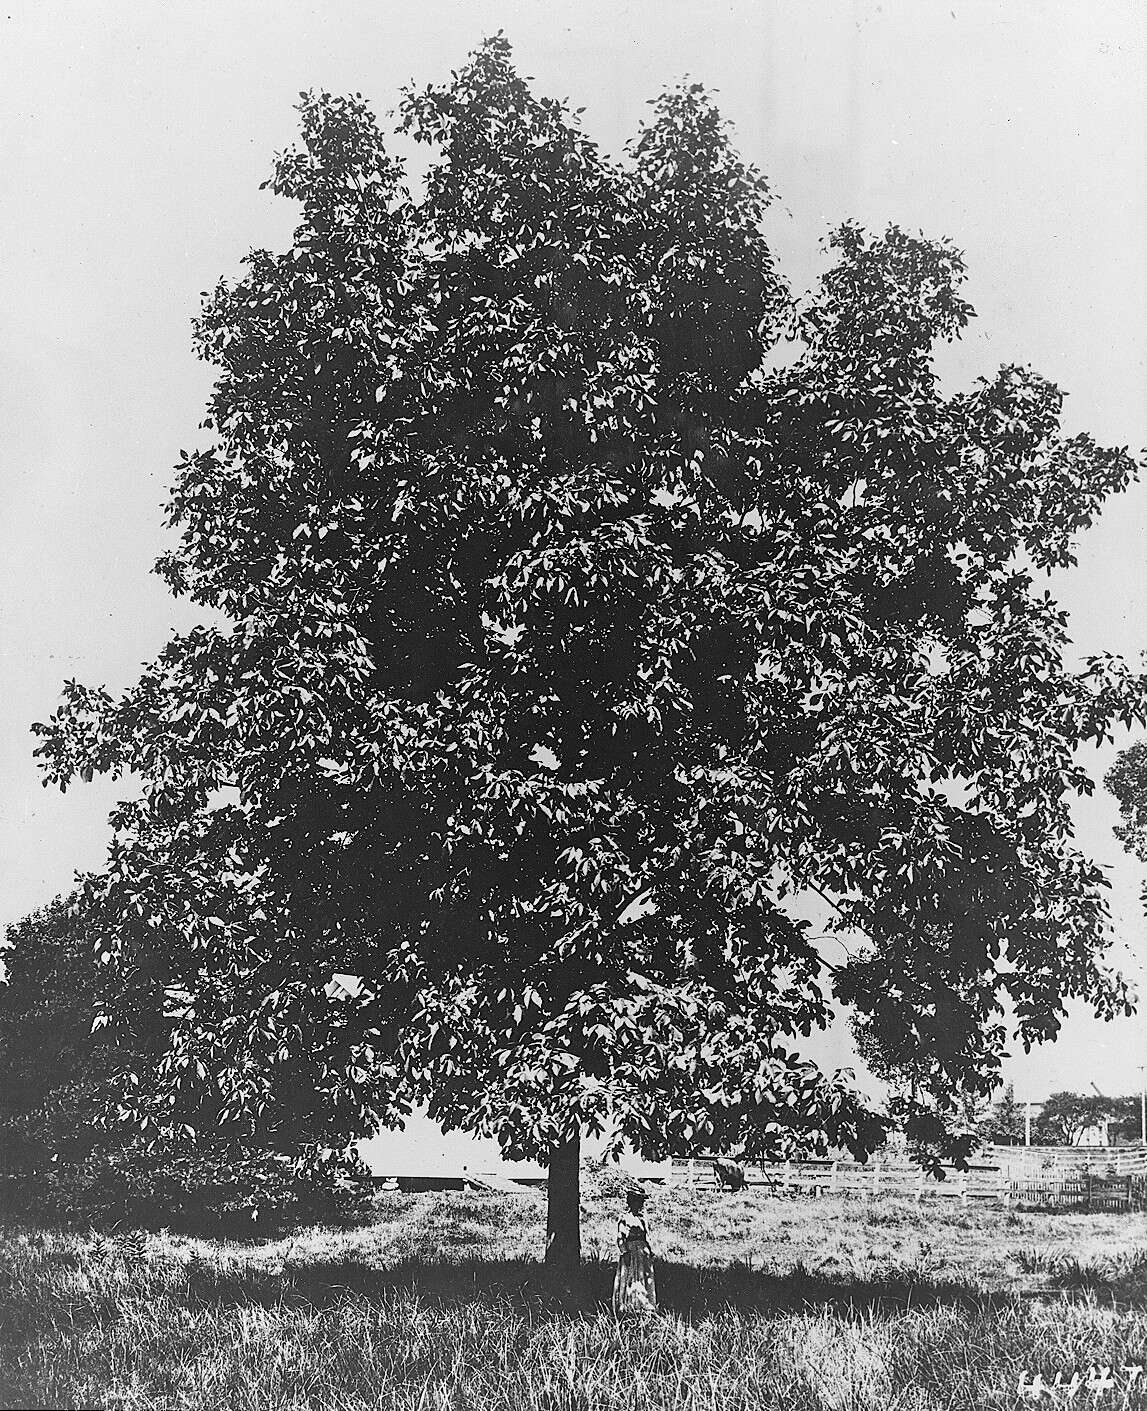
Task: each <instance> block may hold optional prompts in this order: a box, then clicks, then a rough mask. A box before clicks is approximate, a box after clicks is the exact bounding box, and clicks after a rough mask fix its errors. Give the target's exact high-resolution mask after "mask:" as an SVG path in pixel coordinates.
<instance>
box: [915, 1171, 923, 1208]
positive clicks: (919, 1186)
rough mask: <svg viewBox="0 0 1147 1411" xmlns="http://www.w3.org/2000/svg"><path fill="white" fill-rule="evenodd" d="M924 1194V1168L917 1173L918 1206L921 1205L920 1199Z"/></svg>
mask: <svg viewBox="0 0 1147 1411" xmlns="http://www.w3.org/2000/svg"><path fill="white" fill-rule="evenodd" d="M923 1194H924V1168H923V1166H921V1167H920V1169H919V1171H917V1172H916V1204H917V1205H919V1204H920V1197H921V1196H922V1195H923Z"/></svg>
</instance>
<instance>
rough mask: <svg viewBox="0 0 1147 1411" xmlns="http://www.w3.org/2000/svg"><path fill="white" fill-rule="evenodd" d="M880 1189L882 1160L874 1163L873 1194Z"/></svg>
mask: <svg viewBox="0 0 1147 1411" xmlns="http://www.w3.org/2000/svg"><path fill="white" fill-rule="evenodd" d="M879 1190H880V1162H879V1161H874V1162H873V1163H872V1194H873V1195H876V1194H877V1192H878V1191H879Z"/></svg>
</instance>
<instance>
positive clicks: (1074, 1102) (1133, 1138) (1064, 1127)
mask: <svg viewBox="0 0 1147 1411" xmlns="http://www.w3.org/2000/svg"><path fill="white" fill-rule="evenodd" d="M1139 1104H1140V1097H1139V1094H1138V1093H1133V1094H1131V1095H1130V1096H1128V1097H1102V1096H1100V1095H1098V1094H1095V1093H1091V1094H1089V1093H1073V1092H1057V1093H1052V1094H1051V1096H1050V1097H1049V1098H1048V1099H1047V1101H1046V1102H1044V1103H1043V1104H1042V1105H1041V1106H1040V1107H1039V1109H1038V1110H1037V1111H1033V1114H1032V1132H1031V1139H1032V1142H1033V1143H1034V1144H1035V1145H1037V1146H1076V1145H1078V1143H1079V1139H1080V1137H1081V1136H1082V1135H1083V1133H1084V1132H1086V1131H1087V1130H1088V1129H1089V1128H1091V1127H1099V1126H1102V1124H1103V1123H1104V1122H1106V1123H1107V1124H1108V1128H1107V1132H1108V1140H1109V1141H1110V1143H1111V1144H1112V1145H1114V1144H1115V1143H1118V1142H1137V1141H1139V1139H1140V1135H1141V1130H1142V1129H1141V1117H1140V1105H1139ZM980 1136H981V1138H982V1139H983V1140H984V1141H986V1142H997V1143H1002V1144H1008V1143H1011V1144H1013V1145H1019V1144H1021V1143H1022V1142H1023V1140H1024V1104H1023V1103H1022V1102H1017V1101H1016V1095H1015V1088H1014V1087H1013V1085H1012V1084H1011V1083H1009V1084H1008V1086H1007V1087H1006V1088H1005V1089H1004V1094H1003V1097H1001V1098H1000V1099H999V1101H998V1102H996V1103H995V1104H994V1105H993V1107H992V1109H991V1112H990V1114H989V1115H988V1116H987V1117H985V1119H984V1120H983V1121H982V1123H981V1124H980Z"/></svg>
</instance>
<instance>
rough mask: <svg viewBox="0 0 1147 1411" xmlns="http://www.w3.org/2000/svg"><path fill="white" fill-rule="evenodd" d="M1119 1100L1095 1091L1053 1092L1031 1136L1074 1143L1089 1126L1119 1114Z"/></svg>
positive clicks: (1040, 1139)
mask: <svg viewBox="0 0 1147 1411" xmlns="http://www.w3.org/2000/svg"><path fill="white" fill-rule="evenodd" d="M1120 1103H1121V1100H1120V1099H1118V1098H1109V1097H1100V1096H1099V1095H1098V1094H1089V1093H1071V1092H1058V1093H1052V1094H1051V1096H1050V1097H1049V1098H1048V1099H1047V1101H1046V1102H1045V1103H1044V1104H1043V1107H1042V1108H1041V1110H1040V1114H1039V1117H1038V1119H1037V1120H1036V1124H1035V1131H1034V1133H1033V1136H1034V1139H1035V1140H1036V1141H1037V1142H1044V1143H1048V1144H1050V1145H1052V1146H1075V1145H1077V1143H1078V1141H1079V1138H1080V1137H1081V1136H1082V1135H1083V1133H1084V1132H1086V1131H1087V1130H1088V1129H1089V1128H1091V1127H1100V1126H1102V1125H1103V1123H1105V1122H1108V1121H1110V1119H1111V1118H1113V1117H1116V1116H1118V1115H1119V1109H1120Z"/></svg>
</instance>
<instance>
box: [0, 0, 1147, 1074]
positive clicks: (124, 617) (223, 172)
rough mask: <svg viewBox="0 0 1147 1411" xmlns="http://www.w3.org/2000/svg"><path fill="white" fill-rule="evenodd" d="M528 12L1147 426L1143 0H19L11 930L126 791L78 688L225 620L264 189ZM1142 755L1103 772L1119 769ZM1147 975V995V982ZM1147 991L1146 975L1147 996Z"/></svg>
mask: <svg viewBox="0 0 1147 1411" xmlns="http://www.w3.org/2000/svg"><path fill="white" fill-rule="evenodd" d="M498 29H504V30H505V31H506V33H507V35H508V36H509V38H510V40H511V41H512V43H513V45H514V47H515V51H516V56H517V60H518V63H519V66H520V68H521V70H522V71H523V72H525V73H527V74H531V75H534V76H535V78H536V87H537V88H538V89H539V90H540V91H542V92H546V93H552V94H555V95H557V96H566V95H568V96H570V97H571V98H572V99H573V101H574V104H575V106H584V107H585V114H584V118H583V121H584V123H585V126H586V128H587V129H588V131H589V132H590V133H591V135H593V136H594V137H596V138H597V139H598V140H599V141H600V142H601V144H602V145H603V146H604V147H605V148H607V149H608V150H611V151H614V152H619V151H620V150H621V147H622V145H623V143H624V141H625V139H626V138H627V136H628V135H629V134H630V133H632V132H633V130H634V128H635V127H636V125H637V123H638V122H639V120H640V118H641V116H642V114H643V112H644V111H645V108H644V104H645V100H646V99H648V98H650V97H652V96H654V95H655V94H656V93H657V92H658V91H659V90H660V89H661V88H662V87H664V86H666V85H668V84H670V83H672V82H673V81H675V80H676V79H678V78H679V77H681V76H682V75H683V74H685V73H689V74H690V75H691V76H693V77H694V78H696V79H699V80H701V81H703V82H704V83H705V84H706V85H708V86H710V87H711V88H715V89H717V90H718V91H719V101H720V104H721V106H722V108H723V110H724V111H725V113H726V114H727V115H728V116H729V117H730V118H731V119H732V120H733V121H734V124H735V127H736V132H737V136H738V140H739V143H740V146H741V148H742V150H743V151H744V152H745V153H746V154H747V155H748V156H750V157H751V158H752V159H753V160H754V161H756V162H757V163H758V164H759V165H761V166H762V167H763V168H764V170H765V171H766V172H767V173H768V174H769V176H770V177H771V179H772V181H773V184H774V186H775V188H776V190H777V192H778V195H779V198H780V199H779V201H778V204H777V207H776V208H775V210H774V213H773V216H772V219H771V224H770V231H771V234H772V237H773V240H774V243H775V248H776V250H777V252H778V254H779V256H780V260H781V263H782V265H783V266H784V268H785V269H786V270H787V272H788V274H789V275H790V278H791V279H792V280H793V282H794V283H795V284H796V285H797V286H802V285H804V284H806V283H807V282H808V281H809V280H811V279H812V278H813V277H814V275H815V272H816V270H817V269H818V268H820V267H821V256H820V252H819V241H820V239H821V237H822V236H823V235H824V233H825V232H826V231H827V230H828V229H829V228H830V227H831V226H833V225H835V224H837V223H838V222H840V221H841V220H842V219H844V218H846V217H855V218H858V219H859V220H861V221H862V222H864V223H867V224H869V225H873V226H882V225H884V224H885V223H886V222H888V221H896V222H899V223H900V224H902V225H905V226H907V227H910V228H913V229H916V228H920V229H923V230H924V232H925V233H927V234H929V235H936V236H939V235H949V236H952V237H953V238H954V239H955V240H956V242H957V243H958V244H959V245H960V246H961V247H962V248H963V249H964V251H965V252H966V255H967V259H968V264H969V267H970V282H969V295H970V297H971V299H972V302H973V303H974V304H975V306H976V308H977V310H978V313H979V318H978V319H977V320H976V321H975V323H974V324H973V326H972V330H971V332H970V335H969V336H968V337H967V338H966V339H965V341H964V343H963V344H962V345H961V346H960V347H959V349H958V350H956V351H955V352H954V353H950V352H947V351H946V352H945V354H944V357H943V359H942V366H943V368H944V370H945V374H946V377H947V378H948V379H949V381H950V383H951V385H952V386H958V385H961V384H966V383H967V382H968V381H969V380H970V379H971V378H972V377H974V376H975V375H977V374H978V373H981V372H982V373H985V374H987V373H991V372H992V371H993V370H994V369H995V368H996V367H997V366H998V365H999V364H1000V363H1003V362H1020V363H1030V364H1032V365H1034V366H1035V367H1036V368H1038V369H1039V370H1040V371H1041V372H1043V373H1044V374H1045V375H1047V376H1049V377H1051V378H1052V379H1054V380H1055V381H1057V382H1058V383H1060V384H1061V385H1062V386H1063V387H1064V388H1065V389H1066V390H1067V391H1068V392H1069V394H1070V396H1069V399H1068V402H1067V411H1066V422H1067V425H1068V428H1069V429H1071V430H1076V429H1084V428H1086V429H1088V430H1090V431H1092V432H1093V433H1094V434H1095V435H1096V436H1097V437H1098V438H1099V439H1100V440H1101V441H1104V442H1107V443H1111V444H1118V445H1129V446H1130V447H1131V448H1132V449H1133V450H1136V451H1137V450H1138V449H1139V448H1141V447H1142V446H1143V445H1144V443H1147V381H1145V377H1144V373H1145V364H1147V6H1144V5H1143V4H1142V3H1141V0H1086V3H1085V0H991V3H987V2H986V0H980V3H974V4H969V3H966V0H944V2H943V3H931V0H884V3H880V4H878V3H875V0H853V3H846V2H845V0H837V2H836V3H828V2H827V0H825V2H824V3H820V0H786V2H783V3H780V2H778V0H737V3H733V4H716V3H714V4H705V3H691V4H684V3H676V2H675V0H643V3H636V0H630V3H625V0H609V2H608V3H603V0H592V3H591V0H571V2H570V3H558V2H557V0H549V3H543V0H533V3H527V0H518V3H508V0H502V2H501V3H496V2H495V0H458V3H447V0H417V3H409V4H407V3H394V2H393V0H375V3H349V0H324V3H322V4H312V3H298V0H292V3H277V4H271V3H252V0H227V3H216V2H215V0H164V3H163V4H156V3H145V0H137V3H133V4H127V3H117V4H111V3H102V0H72V3H69V4H59V3H49V2H48V0H31V3H26V2H25V0H8V3H6V4H4V5H3V6H0V208H2V216H3V236H2V245H0V533H2V546H0V652H2V654H3V655H2V660H3V665H4V675H3V691H2V692H0V921H10V920H14V919H16V918H18V917H19V916H21V915H23V914H24V913H25V912H27V911H28V910H29V909H31V908H33V907H35V906H37V905H39V904H40V903H42V902H45V901H47V900H48V899H49V898H50V897H51V896H52V895H53V894H55V893H56V892H59V891H61V890H65V889H66V888H67V887H68V886H69V883H70V880H71V877H72V874H73V872H74V871H75V870H76V869H86V868H92V867H97V866H99V864H100V861H101V858H102V856H103V851H104V847H105V844H106V840H107V833H106V828H105V817H106V813H107V809H108V807H109V806H110V805H111V804H112V803H113V802H114V800H115V799H116V798H117V797H119V796H120V794H121V793H122V792H123V786H122V785H118V786H117V785H109V784H107V783H106V782H104V783H101V782H98V781H97V783H95V784H93V785H91V786H87V787H83V786H81V787H78V788H76V789H75V790H72V791H70V792H69V793H68V794H67V795H65V796H61V795H60V794H59V793H58V792H57V791H54V790H53V791H51V792H48V791H45V790H43V789H42V788H41V787H40V784H39V781H38V776H37V772H36V769H35V767H34V763H33V760H32V758H31V750H32V748H33V743H34V742H33V740H32V738H31V736H30V734H29V724H30V722H31V721H33V720H35V719H43V718H45V717H46V716H47V715H48V714H49V713H50V712H51V710H52V709H53V708H54V704H55V701H56V698H57V695H58V691H59V686H60V683H61V682H62V681H63V679H64V678H66V677H72V676H74V677H78V678H79V679H81V680H83V681H87V682H90V683H98V682H104V683H106V684H108V685H109V686H111V687H112V688H118V687H122V686H124V685H126V684H128V683H129V682H130V681H131V680H132V679H133V678H134V676H135V674H136V673H137V671H138V667H139V665H140V663H141V662H142V661H144V660H145V659H147V658H149V657H150V656H152V655H153V654H154V653H155V652H156V651H157V650H158V649H159V647H160V646H161V645H162V643H163V641H164V639H165V637H166V636H167V634H168V633H169V631H170V630H171V628H172V627H173V626H175V625H184V626H185V625H187V624H188V623H189V622H190V621H192V620H194V616H193V614H191V613H189V611H188V610H187V609H186V608H185V607H180V606H179V605H177V604H175V603H173V602H172V601H171V600H169V599H168V598H167V597H166V596H165V594H164V592H163V591H162V588H161V585H160V583H159V581H158V580H157V579H156V578H154V577H153V576H150V575H149V570H150V567H151V564H152V562H153V561H154V559H155V557H156V555H157V554H158V553H159V552H160V551H161V549H162V548H163V547H164V539H163V535H162V533H161V530H160V518H161V514H160V511H161V505H162V502H163V499H164V493H165V489H166V486H167V485H168V483H169V482H170V478H171V466H172V465H173V464H174V462H175V460H176V459H177V458H178V455H179V452H180V449H181V448H183V447H189V446H190V445H191V444H192V443H193V442H194V441H195V439H196V426H197V423H198V421H199V420H200V418H201V416H202V414H203V405H204V400H205V396H206V392H207V389H208V387H209V384H210V370H209V369H206V368H203V367H201V366H199V365H197V364H196V362H195V361H194V359H193V357H192V353H191V348H190V338H189V323H190V319H191V318H192V316H193V314H194V313H195V311H196V309H197V307H198V302H199V293H200V291H201V290H204V289H207V288H209V287H210V286H212V285H213V284H214V283H215V281H216V280H217V278H218V277H219V276H220V275H222V274H228V273H233V272H235V271H236V269H237V263H238V260H239V258H240V257H241V255H242V254H243V253H244V252H245V251H246V250H247V249H248V248H249V247H251V246H252V245H262V246H270V247H278V246H282V245H284V244H285V243H286V242H287V241H288V240H289V233H290V230H291V228H292V225H293V216H294V213H293V211H292V210H291V208H290V207H288V206H287V205H285V204H284V203H282V202H280V201H277V200H276V199H275V198H273V197H271V196H270V195H269V194H268V193H266V192H261V191H260V190H259V184H260V182H261V181H262V180H263V179H264V178H265V177H266V176H267V175H268V173H269V170H270V162H271V158H272V156H273V154H274V153H275V152H276V151H277V150H280V149H281V148H283V147H284V146H286V145H288V144H289V143H290V142H291V141H292V140H293V137H294V133H295V116H296V115H295V113H294V112H293V110H292V107H293V104H294V103H295V102H296V101H297V97H298V93H299V90H301V89H304V88H310V87H323V88H327V89H330V90H332V91H358V92H361V93H363V94H364V95H365V96H366V97H367V98H368V99H370V100H371V101H372V102H373V104H374V105H375V108H376V111H377V112H378V113H379V114H380V115H385V114H386V112H387V111H388V110H389V109H390V108H391V107H392V105H393V104H394V103H395V102H396V100H397V97H398V94H399V90H400V87H401V86H402V85H403V84H405V83H407V82H410V81H414V82H416V83H420V84H422V85H425V84H426V83H428V82H431V81H439V80H442V79H444V78H446V77H447V76H448V73H449V70H450V69H451V68H452V67H455V66H457V65H458V64H459V63H460V62H461V61H462V60H463V59H464V57H465V55H466V53H467V52H468V51H469V50H470V49H471V48H472V47H473V46H474V45H475V44H476V43H477V42H479V41H480V40H481V38H482V37H483V36H484V35H487V34H489V33H492V32H494V31H495V30H498ZM1145 525H1147V490H1145V489H1144V488H1143V487H1137V488H1136V489H1134V490H1133V491H1132V492H1130V493H1129V494H1127V495H1126V496H1124V497H1122V499H1121V500H1119V501H1118V502H1115V503H1113V504H1112V505H1111V507H1110V508H1109V509H1108V510H1107V512H1106V514H1105V516H1104V518H1103V520H1102V522H1101V523H1100V524H1099V525H1098V526H1097V527H1096V528H1095V529H1094V530H1093V531H1092V532H1091V533H1090V534H1089V535H1088V536H1087V537H1086V539H1085V540H1084V542H1083V543H1082V545H1081V550H1080V565H1079V568H1078V569H1077V570H1075V571H1074V572H1072V573H1071V574H1067V575H1060V576H1058V577H1057V578H1056V580H1055V584H1054V586H1055V589H1056V591H1057V592H1058V593H1059V595H1060V597H1061V600H1062V601H1063V603H1064V604H1065V606H1067V607H1068V608H1069V609H1070V610H1071V614H1072V620H1073V626H1074V631H1075V636H1076V640H1077V643H1078V646H1079V650H1080V652H1081V653H1088V652H1092V651H1100V650H1114V651H1120V652H1126V653H1130V654H1133V655H1138V653H1139V652H1140V651H1141V650H1142V649H1143V648H1144V647H1147V615H1145V611H1144V609H1145V593H1144V586H1143V575H1142V573H1141V555H1142V545H1143V531H1144V528H1145ZM1111 757H1112V752H1111V751H1108V752H1106V753H1104V754H1102V755H1093V756H1092V757H1091V758H1090V759H1089V760H1088V761H1087V762H1088V763H1089V764H1090V765H1091V767H1092V768H1093V770H1094V772H1095V774H1096V777H1097V778H1099V777H1101V776H1102V772H1103V770H1104V769H1105V768H1106V767H1107V765H1108V764H1109V763H1110V759H1111ZM1115 816H1116V815H1115V809H1114V807H1113V805H1112V803H1111V801H1110V800H1109V799H1108V798H1107V797H1106V796H1105V795H1103V793H1102V791H1100V793H1099V795H1098V796H1097V797H1096V798H1095V799H1093V800H1092V801H1089V802H1088V803H1087V804H1086V805H1085V806H1081V807H1080V809H1079V810H1078V820H1079V829H1080V838H1081V840H1082V842H1083V845H1084V846H1085V847H1086V848H1087V849H1088V850H1089V851H1090V852H1091V853H1092V854H1093V855H1094V856H1095V857H1096V858H1098V859H1099V860H1100V861H1102V862H1104V863H1105V864H1106V865H1108V866H1109V867H1110V869H1111V874H1112V878H1113V882H1114V884H1115V891H1114V897H1115V911H1116V922H1117V933H1118V943H1119V946H1120V947H1121V950H1120V958H1121V959H1122V960H1123V961H1124V963H1125V964H1126V965H1127V968H1128V970H1129V972H1130V973H1131V974H1132V975H1133V976H1134V977H1135V978H1136V979H1141V978H1142V977H1143V975H1144V974H1147V965H1145V964H1144V962H1145V961H1147V940H1145V939H1144V936H1145V928H1144V925H1143V922H1142V920H1141V913H1140V910H1139V907H1138V904H1137V901H1136V892H1137V889H1138V886H1139V883H1140V880H1141V878H1140V876H1139V871H1138V869H1137V868H1136V866H1135V865H1133V864H1132V863H1131V862H1129V861H1128V860H1127V859H1125V858H1124V857H1123V855H1122V854H1121V852H1120V849H1119V847H1118V844H1117V843H1116V841H1115V839H1114V838H1113V837H1112V834H1111V824H1112V822H1113V821H1114V819H1115ZM1144 989H1145V992H1147V985H1145V986H1144ZM1145 998H1147V993H1145ZM1144 1022H1147V1019H1145V1020H1144V1021H1142V1022H1141V1021H1138V1020H1135V1021H1127V1022H1124V1023H1121V1024H1119V1025H1112V1026H1106V1027H1105V1026H1100V1025H1098V1024H1095V1023H1094V1022H1088V1021H1085V1020H1082V1019H1079V1020H1073V1021H1072V1022H1071V1023H1070V1024H1069V1025H1068V1026H1067V1029H1066V1030H1065V1033H1064V1035H1063V1037H1062V1038H1061V1040H1060V1042H1059V1043H1058V1044H1057V1045H1055V1046H1054V1047H1051V1048H1045V1049H1044V1050H1042V1051H1040V1052H1039V1053H1038V1055H1035V1056H1032V1057H1029V1058H1022V1057H1021V1058H1018V1059H1017V1060H1016V1061H1015V1062H1014V1063H1013V1064H1012V1066H1011V1069H1010V1073H1011V1076H1012V1077H1013V1078H1014V1079H1015V1081H1016V1084H1017V1089H1018V1090H1019V1092H1020V1094H1021V1095H1030V1096H1032V1097H1040V1096H1043V1095H1045V1094H1046V1093H1047V1092H1048V1091H1050V1090H1053V1089H1055V1088H1057V1087H1071V1088H1076V1089H1079V1088H1084V1087H1086V1086H1087V1084H1088V1083H1091V1082H1095V1083H1096V1084H1097V1085H1098V1086H1099V1087H1100V1088H1103V1089H1104V1090H1105V1091H1127V1090H1130V1089H1132V1088H1134V1087H1135V1086H1136V1084H1137V1082H1138V1075H1137V1072H1136V1065H1137V1064H1138V1063H1140V1062H1143V1061H1147V1042H1145V1041H1144V1039H1143V1038H1142V1037H1141V1035H1142V1034H1143V1023H1144Z"/></svg>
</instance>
